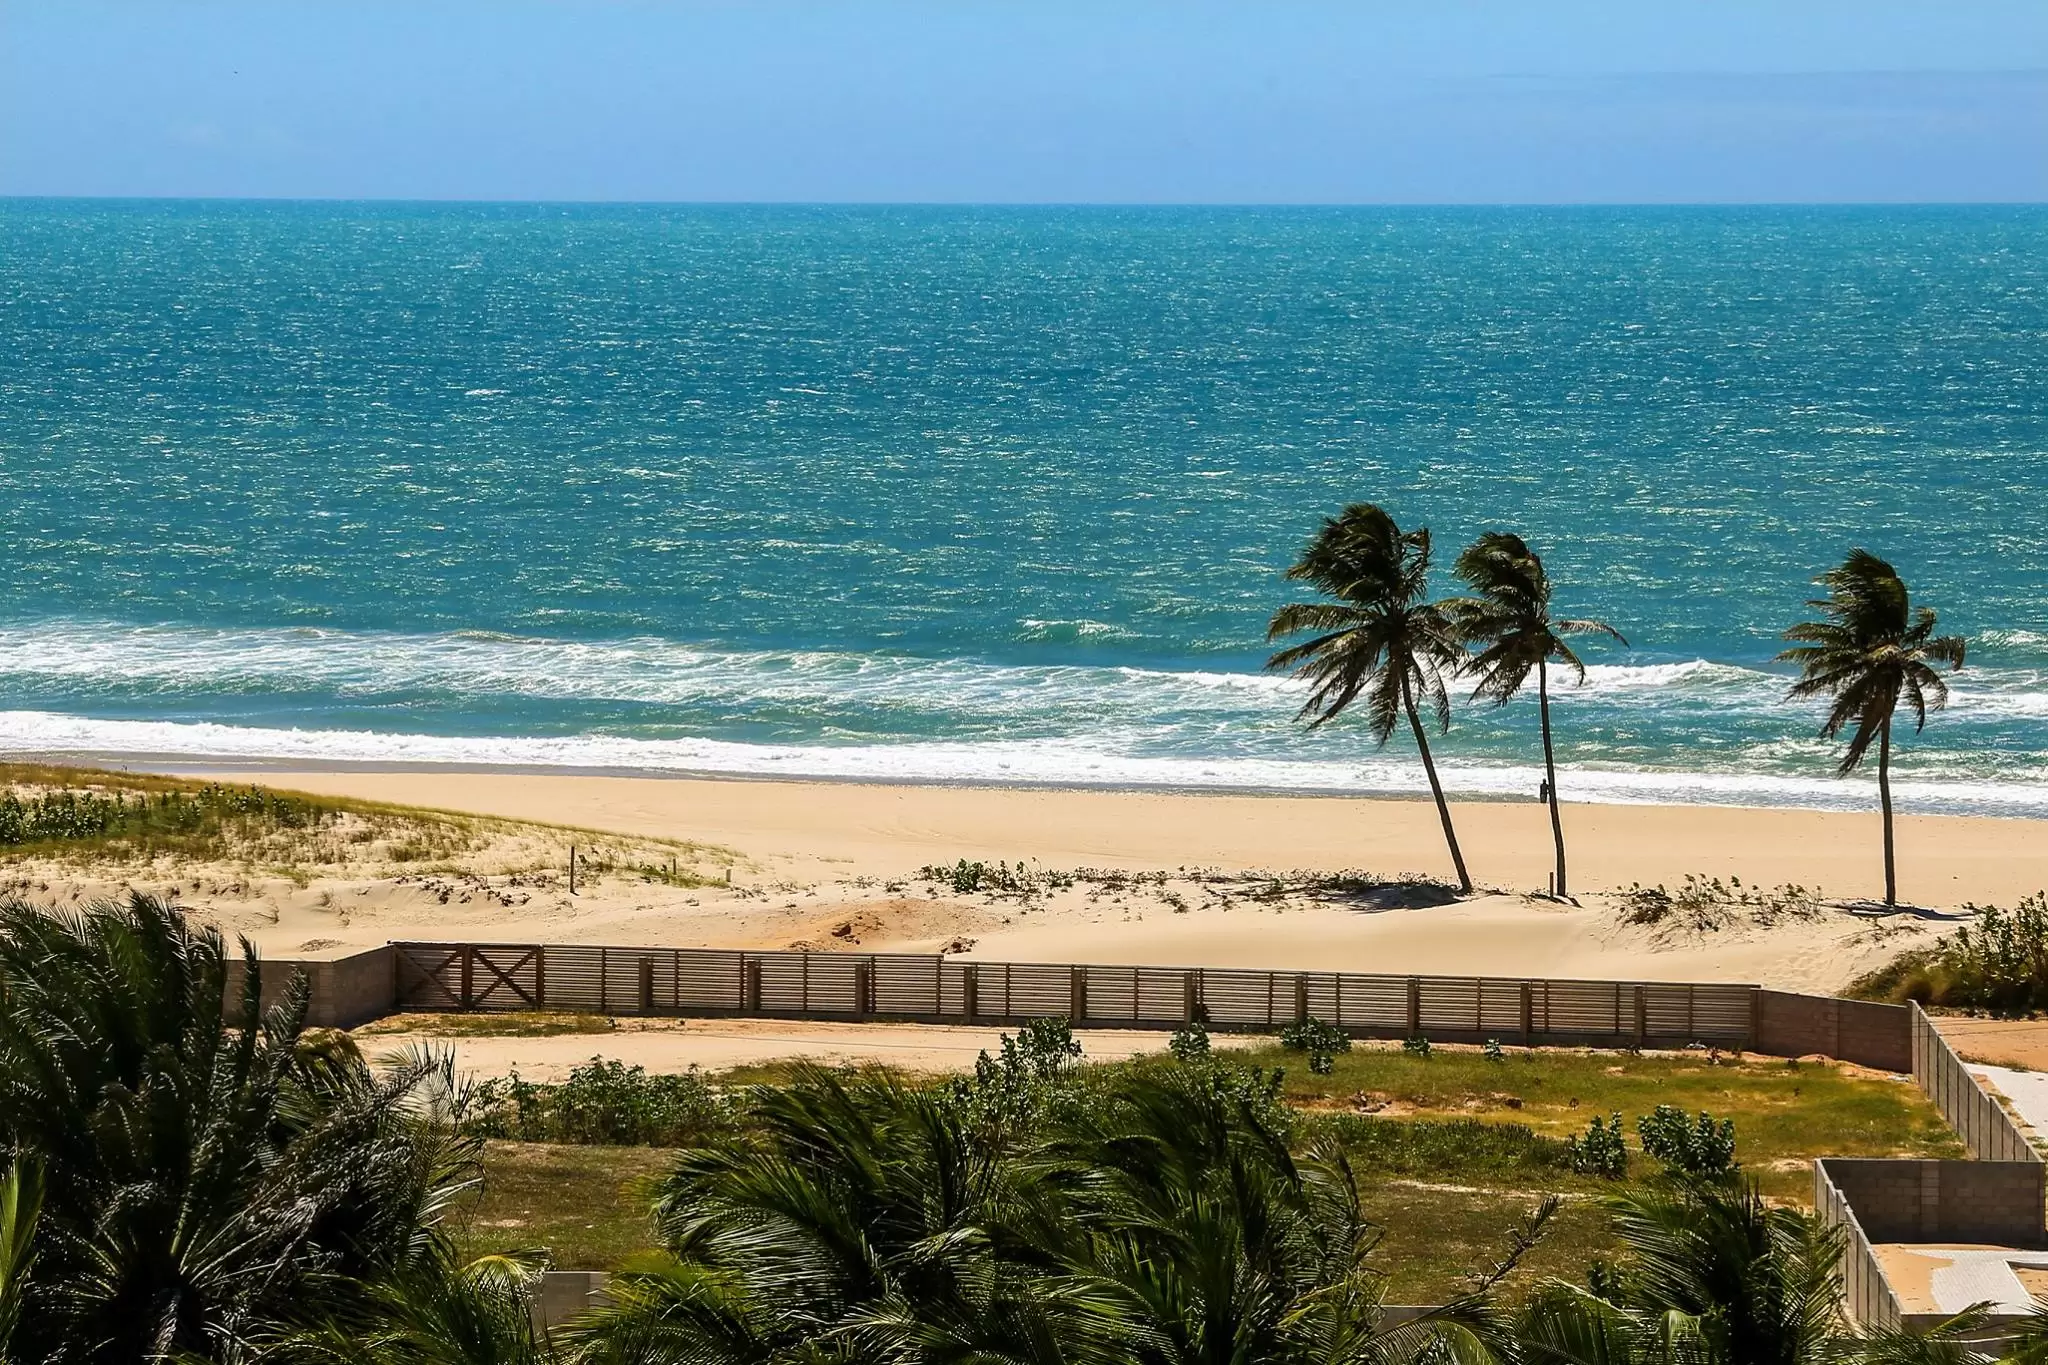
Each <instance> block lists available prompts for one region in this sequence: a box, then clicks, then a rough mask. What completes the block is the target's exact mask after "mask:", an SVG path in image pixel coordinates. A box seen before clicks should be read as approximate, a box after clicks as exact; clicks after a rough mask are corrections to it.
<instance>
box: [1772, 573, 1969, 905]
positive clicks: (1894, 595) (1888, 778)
mask: <svg viewBox="0 0 2048 1365" xmlns="http://www.w3.org/2000/svg"><path fill="white" fill-rule="evenodd" d="M1814 581H1815V582H1816V583H1819V584H1820V585H1821V586H1822V587H1824V588H1826V589H1827V590H1828V595H1827V596H1826V597H1825V598H1820V599H1817V600H1814V601H1810V602H1808V603H1807V605H1808V606H1810V607H1814V608H1817V609H1818V610H1819V611H1820V612H1821V613H1822V615H1823V617H1824V618H1825V619H1823V620H1819V621H1803V622H1801V623H1800V624H1798V625H1796V626H1794V627H1792V629H1790V630H1788V631H1786V632H1785V638H1786V639H1787V640H1792V641H1796V642H1797V643H1796V644H1794V646H1793V647H1792V648H1790V649H1787V650H1785V651H1784V652H1783V653H1781V654H1779V655H1778V657H1779V658H1780V659H1782V660H1784V661H1786V662H1788V663H1796V664H1798V665H1799V680H1798V681H1797V682H1795V683H1794V684H1792V691H1791V696H1792V697H1794V698H1804V697H1819V696H1829V697H1833V698H1834V703H1835V704H1834V706H1833V708H1832V709H1830V710H1829V712H1828V715H1827V720H1826V721H1824V722H1823V723H1822V725H1821V728H1820V732H1821V735H1822V736H1823V737H1824V738H1827V739H1833V738H1834V737H1835V736H1837V735H1839V734H1840V733H1841V732H1842V731H1843V730H1844V729H1845V728H1848V727H1849V725H1850V722H1852V721H1853V722H1854V723H1855V726H1854V729H1853V730H1851V732H1850V735H1849V748H1848V751H1847V752H1846V753H1844V754H1843V755H1842V762H1841V764H1840V766H1839V767H1838V768H1837V769H1836V771H1837V772H1838V773H1839V774H1841V775H1843V776H1847V775H1848V774H1849V773H1851V772H1853V771H1854V770H1855V769H1856V766H1857V765H1858V764H1859V763H1861V762H1862V761H1863V755H1864V753H1865V752H1866V751H1867V750H1868V749H1869V748H1870V744H1871V741H1872V740H1876V741H1877V795H1878V803H1879V805H1880V807H1881V808H1882V809H1883V811H1884V903H1885V904H1886V905H1896V904H1898V900H1899V887H1898V871H1897V868H1896V866H1895V865H1894V860H1893V848H1892V713H1893V712H1895V711H1896V710H1898V706H1899V702H1900V700H1901V698H1903V699H1904V700H1905V701H1906V703H1907V704H1908V705H1909V706H1911V707H1912V708H1913V728H1914V730H1916V731H1918V730H1921V729H1923V728H1925V726H1926V724H1927V713H1928V712H1929V711H1939V710H1940V709H1941V708H1942V707H1943V706H1945V705H1947V704H1948V684H1947V683H1945V682H1943V681H1942V680H1941V675H1940V674H1939V673H1937V672H1935V670H1934V665H1936V664H1947V665H1948V666H1949V668H1950V669H1951V670H1954V669H1957V668H1961V667H1962V666H1963V638H1962V637H1961V636H1960V635H1936V634H1935V633H1934V628H1935V625H1936V617H1935V614H1934V610H1933V608H1931V607H1921V608H1919V609H1917V610H1915V609H1914V608H1913V607H1912V605H1911V602H1910V600H1909V598H1908V595H1907V592H1906V584H1905V581H1904V580H1903V579H1901V578H1900V577H1899V575H1898V574H1897V572H1896V571H1894V570H1893V568H1892V566H1891V565H1889V564H1887V563H1885V562H1884V561H1883V560H1882V559H1879V558H1878V557H1877V556H1876V555H1874V554H1872V553H1870V552H1869V551H1868V550H1851V551H1850V552H1849V557H1848V558H1847V559H1845V560H1843V561H1842V566H1841V567H1840V568H1838V569H1830V570H1828V571H1827V572H1826V573H1824V574H1822V575H1821V576H1820V577H1819V578H1817V579H1815V580H1814Z"/></svg>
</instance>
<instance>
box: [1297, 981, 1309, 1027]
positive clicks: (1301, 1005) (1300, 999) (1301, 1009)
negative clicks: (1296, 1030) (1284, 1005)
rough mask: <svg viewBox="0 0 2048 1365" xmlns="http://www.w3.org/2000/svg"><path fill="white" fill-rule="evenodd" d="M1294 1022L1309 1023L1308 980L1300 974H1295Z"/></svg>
mask: <svg viewBox="0 0 2048 1365" xmlns="http://www.w3.org/2000/svg"><path fill="white" fill-rule="evenodd" d="M1294 1022H1295V1023H1297V1024H1306V1023H1307V1022H1308V978H1307V977H1305V976H1303V975H1302V974H1301V973H1300V972H1296V973H1295V974H1294Z"/></svg>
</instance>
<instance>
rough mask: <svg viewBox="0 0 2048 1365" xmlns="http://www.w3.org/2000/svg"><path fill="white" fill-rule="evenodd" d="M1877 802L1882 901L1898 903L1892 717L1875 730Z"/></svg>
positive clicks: (1887, 718) (1887, 717) (1891, 903)
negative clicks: (1880, 815) (1881, 823)
mask: <svg viewBox="0 0 2048 1365" xmlns="http://www.w3.org/2000/svg"><path fill="white" fill-rule="evenodd" d="M1877 803H1878V805H1879V806H1881V807H1882V808H1883V810H1884V903H1885V904H1886V905H1897V904H1898V903H1899V870H1898V866H1897V864H1896V863H1895V862H1894V860H1893V857H1892V718H1891V717H1890V716H1886V717H1885V718H1884V724H1883V725H1882V726H1880V727H1879V728H1878V732H1877Z"/></svg>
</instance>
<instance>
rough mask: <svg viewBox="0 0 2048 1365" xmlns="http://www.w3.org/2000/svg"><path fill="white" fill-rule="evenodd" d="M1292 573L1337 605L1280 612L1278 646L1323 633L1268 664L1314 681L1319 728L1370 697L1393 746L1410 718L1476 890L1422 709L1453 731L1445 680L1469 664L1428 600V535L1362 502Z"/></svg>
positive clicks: (1374, 725) (1270, 633) (1379, 736)
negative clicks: (1439, 776)
mask: <svg viewBox="0 0 2048 1365" xmlns="http://www.w3.org/2000/svg"><path fill="white" fill-rule="evenodd" d="M1287 576H1288V577H1289V578H1290V579H1293V580H1294V581H1295V582H1297V583H1307V584H1310V585H1311V586H1313V587H1315V588H1317V589H1319V590H1320V591H1321V592H1322V593H1323V594H1324V596H1326V597H1328V598H1330V599H1332V600H1330V601H1324V602H1296V603H1293V604H1291V605H1288V606H1284V607H1282V608H1280V610H1278V611H1276V612H1274V613H1273V620H1272V623H1271V624H1270V625H1269V626H1268V627H1267V629H1266V638H1267V639H1269V640H1279V639H1283V638H1285V637H1286V636H1289V635H1297V634H1300V633H1301V632H1303V631H1315V632H1317V634H1316V636H1315V638H1313V639H1311V640H1306V641H1303V642H1302V643H1301V644H1298V645H1291V646H1289V647H1288V648H1286V649H1283V650H1281V651H1280V652H1279V653H1277V654H1275V655H1274V656H1273V657H1272V658H1270V659H1268V660H1266V667H1268V668H1273V669H1287V670H1289V671H1291V672H1292V673H1293V674H1294V676H1296V677H1298V678H1303V679H1306V680H1307V681H1308V682H1310V683H1312V684H1314V686H1313V687H1312V688H1311V690H1310V692H1309V695H1308V700H1307V701H1305V702H1303V703H1302V706H1301V712H1300V718H1301V719H1305V720H1307V721H1308V723H1309V725H1310V727H1311V728H1314V727H1316V726H1321V725H1324V724H1327V723H1328V722H1330V721H1332V720H1334V719H1336V718H1337V717H1338V716H1339V715H1341V714H1343V712H1344V711H1345V710H1346V709H1347V708H1348V707H1350V705H1351V704H1352V703H1353V702H1354V701H1357V700H1358V699H1359V698H1360V697H1361V696H1363V697H1364V699H1365V712H1366V724H1367V727H1368V729H1369V731H1370V733H1371V734H1372V737H1373V740H1374V742H1375V743H1377V744H1381V745H1384V744H1385V743H1386V742H1387V740H1388V738H1389V737H1390V736H1391V735H1392V734H1393V733H1394V727H1395V725H1397V724H1398V723H1399V722H1400V720H1401V718H1402V716H1404V715H1405V716H1406V717H1407V718H1408V725H1409V728H1410V729H1411V730H1412V731H1414V734H1415V747H1416V748H1417V749H1418V750H1419V751H1420V752H1421V754H1422V771H1423V772H1424V773H1425V774H1426V775H1427V776H1428V778H1429V791H1430V795H1431V796H1433V797H1435V798H1436V813H1437V818H1438V819H1440V820H1441V821H1442V822H1443V827H1444V842H1445V843H1446V844H1448V845H1449V846H1450V850H1451V863H1452V865H1453V866H1455V867H1456V868H1457V871H1458V888H1459V889H1460V890H1461V891H1470V890H1471V889H1472V877H1471V875H1470V874H1469V873H1467V872H1466V871H1465V855H1464V854H1463V853H1462V852H1460V851H1459V849H1458V832H1457V830H1456V829H1454V828H1453V827H1452V825H1451V808H1450V806H1449V805H1448V804H1447V803H1446V802H1445V801H1444V788H1443V783H1442V782H1440V781H1439V780H1438V779H1437V774H1436V761H1435V760H1434V759H1433V758H1432V757H1431V755H1430V752H1429V736H1428V734H1427V733H1425V731H1424V729H1423V725H1422V716H1421V713H1420V711H1419V709H1418V706H1419V705H1427V706H1429V707H1430V708H1431V709H1432V710H1433V711H1434V712H1435V713H1436V720H1437V724H1438V726H1439V728H1441V729H1443V730H1449V729H1450V728H1451V702H1450V696H1449V694H1448V693H1447V692H1446V691H1445V690H1444V679H1445V677H1446V676H1447V675H1449V674H1451V673H1454V672H1456V671H1457V668H1458V665H1459V664H1460V663H1461V662H1463V660H1464V657H1465V651H1464V649H1463V647H1462V646H1461V645H1460V644H1459V642H1458V632H1457V630H1456V628H1455V627H1454V626H1453V625H1452V623H1451V620H1450V618H1449V617H1448V616H1447V615H1446V614H1445V613H1444V611H1443V609H1442V608H1441V607H1439V606H1438V605H1436V604H1435V603H1433V602H1430V601H1429V600H1428V591H1429V530H1428V528H1427V527H1425V528H1423V529H1421V530H1415V531H1403V530H1402V529H1401V528H1400V527H1399V526H1396V525H1395V524H1394V519H1393V518H1392V517H1390V516H1388V515H1387V514H1386V512H1385V511H1383V510H1382V509H1380V508H1379V507H1376V506H1374V505H1373V504H1371V503H1369V502H1361V503H1354V504H1352V505H1351V506H1349V507H1346V508H1345V509H1344V510H1343V511H1342V512H1341V513H1339V514H1338V515H1337V516H1335V517H1333V518H1331V519H1330V520H1328V521H1325V522H1324V523H1323V528H1322V530H1321V531H1319V532H1317V533H1316V538H1315V539H1314V540H1313V541H1311V542H1310V543H1309V546H1308V548H1307V549H1306V550H1304V551H1303V552H1302V556H1301V559H1300V561H1299V562H1298V563H1296V564H1295V565H1294V567H1293V568H1291V569H1289V570H1288V571H1287Z"/></svg>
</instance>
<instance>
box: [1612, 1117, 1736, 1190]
mask: <svg viewBox="0 0 2048 1365" xmlns="http://www.w3.org/2000/svg"><path fill="white" fill-rule="evenodd" d="M1636 1133H1637V1135H1638V1136H1639V1137H1641V1139H1642V1142H1643V1150H1644V1151H1645V1152H1647V1153H1649V1154H1650V1155H1651V1156H1653V1157H1655V1158H1656V1159H1657V1160H1659V1161H1661V1162H1663V1163H1664V1165H1665V1166H1666V1167H1668V1168H1669V1169H1671V1170H1673V1171H1676V1172H1678V1173H1680V1174H1683V1175H1691V1176H1700V1177H1705V1178H1718V1177H1721V1176H1728V1175H1733V1174H1734V1173H1735V1168H1736V1160H1735V1120H1734V1119H1722V1120H1720V1121H1719V1122H1716V1121H1715V1120H1714V1117H1713V1116H1712V1115H1711V1114H1701V1115H1700V1116H1699V1117H1698V1118H1696V1119H1691V1120H1688V1119H1687V1118H1686V1116H1685V1114H1684V1112H1683V1111H1682V1110H1680V1109H1679V1108H1678V1107H1677V1106H1676V1105H1670V1104H1660V1105H1658V1106H1657V1107H1656V1108H1655V1109H1653V1110H1652V1111H1650V1112H1649V1113H1648V1114H1645V1115H1643V1117H1641V1118H1639V1119H1637V1120H1636Z"/></svg>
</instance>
